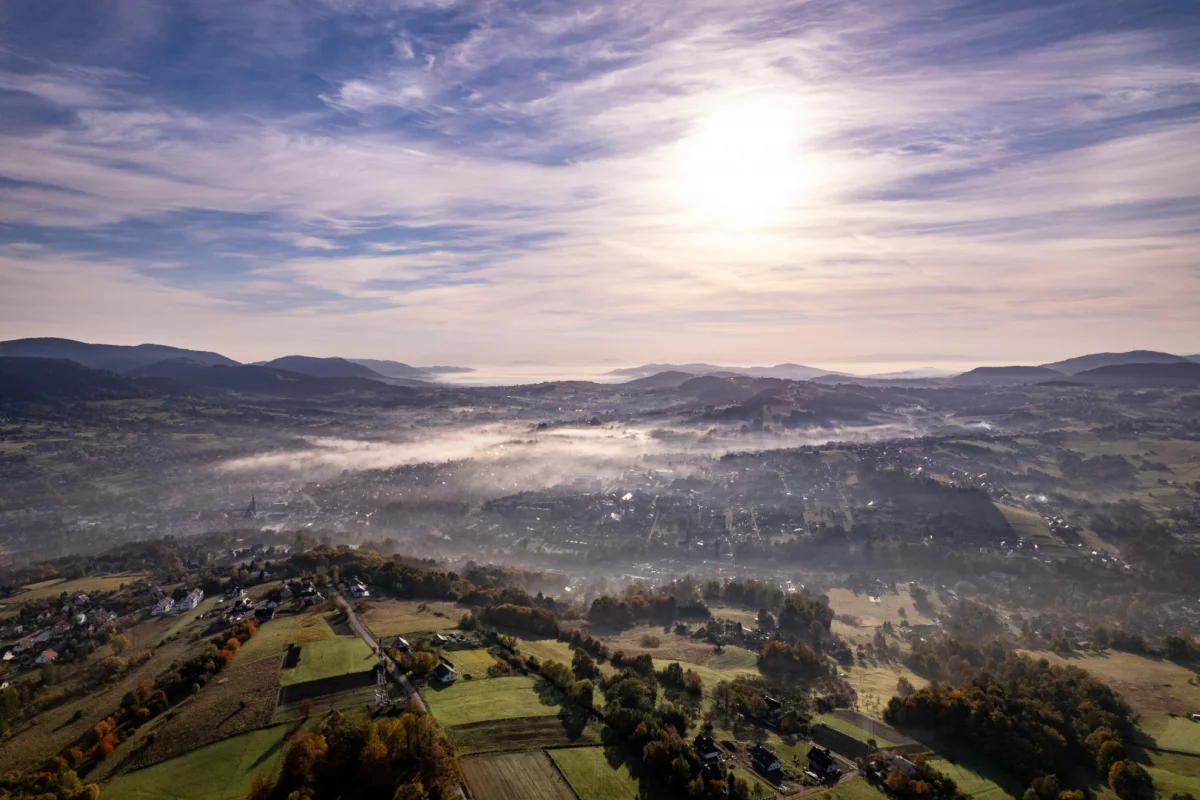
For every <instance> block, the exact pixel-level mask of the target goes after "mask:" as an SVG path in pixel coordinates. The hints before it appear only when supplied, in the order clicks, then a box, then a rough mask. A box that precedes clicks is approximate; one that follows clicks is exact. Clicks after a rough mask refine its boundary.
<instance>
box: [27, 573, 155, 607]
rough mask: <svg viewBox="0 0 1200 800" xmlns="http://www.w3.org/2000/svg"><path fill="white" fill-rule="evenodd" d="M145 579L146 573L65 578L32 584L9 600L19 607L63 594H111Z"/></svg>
mask: <svg viewBox="0 0 1200 800" xmlns="http://www.w3.org/2000/svg"><path fill="white" fill-rule="evenodd" d="M145 577H146V573H144V572H116V573H113V574H111V575H93V576H90V577H87V578H77V579H75V580H70V581H69V580H67V579H65V578H54V579H53V580H49V581H42V582H40V583H31V584H29V585H27V586H25V587H23V588H25V589H28V590H29V591H26V592H21V593H20V594H18V595H16V596H14V597H12V598H9V599H10V602H11V603H12V604H13V605H19V604H21V603H25V602H28V601H30V600H45V599H46V598H47V597H58V596H59V595H60V594H62V593H63V592H66V593H67V594H72V595H73V594H76V593H79V592H83V593H84V594H87V593H88V592H111V591H112V590H114V589H119V588H121V584H124V583H133V582H135V581H139V580H142V579H143V578H145Z"/></svg>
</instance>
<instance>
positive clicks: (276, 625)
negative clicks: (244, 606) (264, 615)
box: [230, 611, 333, 668]
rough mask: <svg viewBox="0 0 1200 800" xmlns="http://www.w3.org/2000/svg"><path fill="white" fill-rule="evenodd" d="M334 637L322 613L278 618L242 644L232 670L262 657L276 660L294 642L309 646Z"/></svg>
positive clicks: (231, 665) (263, 625)
mask: <svg viewBox="0 0 1200 800" xmlns="http://www.w3.org/2000/svg"><path fill="white" fill-rule="evenodd" d="M325 613H327V612H325ZM332 638H333V631H332V630H330V629H329V625H328V624H327V623H326V622H325V620H324V619H322V612H319V611H312V612H308V613H305V614H299V615H296V616H282V615H277V616H276V617H275V619H273V620H271V621H270V622H266V623H263V624H262V625H261V626H260V627H259V629H258V633H256V634H255V635H254V638H252V639H251V640H250V641H248V642H246V643H245V644H244V645H242V649H241V651H239V652H238V657H237V659H235V660H234V662H233V663H232V664H230V667H231V668H237V667H243V666H245V665H247V664H250V663H253V662H255V661H258V660H259V659H262V658H272V657H276V658H277V657H279V656H281V655H283V652H284V651H285V650H287V646H288V645H289V644H292V643H295V644H306V643H308V642H317V641H322V640H325V639H332Z"/></svg>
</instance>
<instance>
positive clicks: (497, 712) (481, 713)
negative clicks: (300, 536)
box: [421, 676, 559, 727]
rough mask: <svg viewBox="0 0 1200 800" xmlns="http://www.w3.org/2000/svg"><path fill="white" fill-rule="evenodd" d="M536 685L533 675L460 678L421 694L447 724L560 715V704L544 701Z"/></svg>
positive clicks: (431, 710)
mask: <svg viewBox="0 0 1200 800" xmlns="http://www.w3.org/2000/svg"><path fill="white" fill-rule="evenodd" d="M534 686H535V681H534V679H533V678H527V677H523V676H522V677H514V678H492V679H490V680H486V681H464V680H459V681H457V682H455V683H453V684H451V685H450V686H447V687H446V688H444V689H428V688H427V689H425V690H424V691H422V692H421V696H422V697H424V698H425V702H426V704H427V705H428V706H429V711H430V712H431V713H432V714H433V716H434V717H436V718H437V721H438V722H439V723H440V724H441V725H442V726H445V727H449V726H454V725H468V724H470V723H472V722H487V721H489V720H496V719H509V718H514V717H544V716H554V715H556V714H558V709H559V706H558V705H557V703H555V704H547V703H543V702H542V700H541V698H540V697H538V693H537V691H536V689H535V688H534Z"/></svg>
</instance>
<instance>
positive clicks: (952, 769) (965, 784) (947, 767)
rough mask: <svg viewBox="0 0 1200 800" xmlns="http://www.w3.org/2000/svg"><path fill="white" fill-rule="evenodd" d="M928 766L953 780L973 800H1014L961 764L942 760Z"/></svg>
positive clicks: (991, 782) (995, 785)
mask: <svg viewBox="0 0 1200 800" xmlns="http://www.w3.org/2000/svg"><path fill="white" fill-rule="evenodd" d="M929 764H930V766H932V767H934V768H936V769H937V771H938V772H941V773H943V774H945V775H948V776H949V777H951V778H953V779H954V782H955V783H957V784H958V788H959V789H961V790H962V791H963V792H965V793H966V794H968V795H970V796H971V797H972V798H975V800H981V798H983V799H984V800H1016V798H1015V797H1014V796H1013V795H1012V794H1009V792H1008V791H1006V790H1005V788H1004V787H1003V786H1001V785H1000V784H998V783H996V782H995V781H991V780H988V779H987V778H985V777H983V776H982V775H980V774H979V773H978V772H976V771H975V770H973V769H970V768H968V767H966V766H965V765H963V764H951V763H950V762H949V761H945V760H943V759H931V760H930V761H929Z"/></svg>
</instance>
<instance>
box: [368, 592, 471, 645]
mask: <svg viewBox="0 0 1200 800" xmlns="http://www.w3.org/2000/svg"><path fill="white" fill-rule="evenodd" d="M355 605H356V606H357V605H362V606H363V611H362V612H361V613H360V614H359V619H361V620H362V622H363V624H364V625H366V626H367V628H368V629H369V630H370V631H371V633H373V634H375V636H376V637H381V636H406V635H408V634H410V633H420V632H429V633H432V632H434V631H441V630H446V629H447V628H453V627H455V626H456V625H458V620H459V618H460V617H462V615H463V614H465V613H466V610H465V609H462V608H459V607H458V606H456V605H454V603H439V602H436V601H434V602H430V601H419V600H375V599H372V600H368V601H366V602H365V603H356V604H355ZM418 609H424V610H418Z"/></svg>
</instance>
